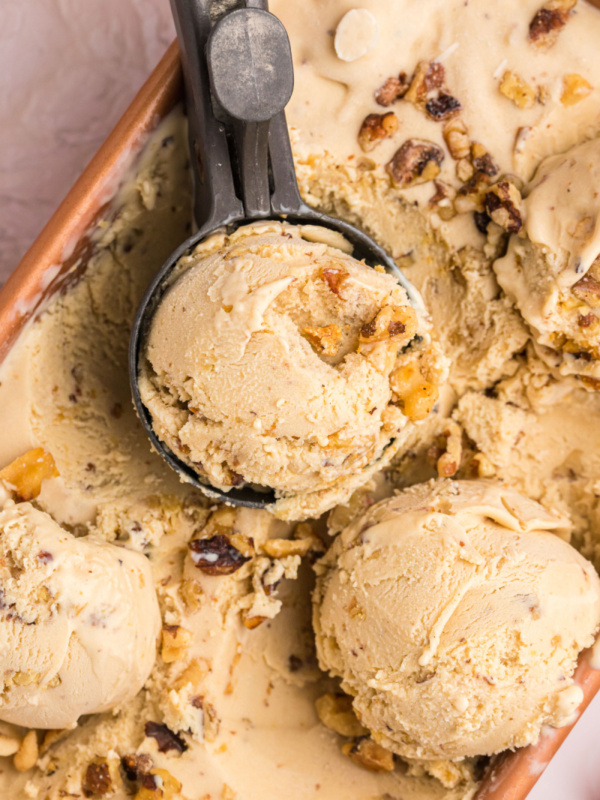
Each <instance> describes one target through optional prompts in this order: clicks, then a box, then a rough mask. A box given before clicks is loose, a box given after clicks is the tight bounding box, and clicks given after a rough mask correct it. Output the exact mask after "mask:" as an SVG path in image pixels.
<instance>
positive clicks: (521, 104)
mask: <svg viewBox="0 0 600 800" xmlns="http://www.w3.org/2000/svg"><path fill="white" fill-rule="evenodd" d="M500 92H501V93H502V94H503V95H504V97H507V98H508V99H509V100H512V101H513V103H514V104H515V105H516V106H517V107H518V108H531V107H532V106H533V104H534V103H535V100H536V91H535V89H534V88H533V87H531V86H530V85H529V84H528V83H526V82H525V81H524V80H523V78H521V77H520V76H519V75H517V73H516V72H511V70H506V72H505V73H504V75H503V76H502V81H501V82H500Z"/></svg>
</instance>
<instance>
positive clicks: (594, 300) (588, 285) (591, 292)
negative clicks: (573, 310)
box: [572, 272, 600, 308]
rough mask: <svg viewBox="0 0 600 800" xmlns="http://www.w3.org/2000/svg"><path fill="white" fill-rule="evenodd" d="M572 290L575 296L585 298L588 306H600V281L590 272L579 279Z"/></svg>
mask: <svg viewBox="0 0 600 800" xmlns="http://www.w3.org/2000/svg"><path fill="white" fill-rule="evenodd" d="M572 291H573V294H574V295H575V297H577V298H579V300H583V302H584V303H587V304H588V306H591V307H592V308H598V306H600V281H598V280H596V278H595V277H594V276H593V275H590V273H589V272H588V273H587V274H586V275H584V276H583V278H580V279H579V280H578V281H577V283H576V284H575V285H574V286H573V289H572Z"/></svg>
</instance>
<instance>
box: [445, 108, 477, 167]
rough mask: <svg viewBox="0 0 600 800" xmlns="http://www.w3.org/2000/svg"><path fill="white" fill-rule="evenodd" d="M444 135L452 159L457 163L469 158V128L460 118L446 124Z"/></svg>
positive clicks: (450, 120)
mask: <svg viewBox="0 0 600 800" xmlns="http://www.w3.org/2000/svg"><path fill="white" fill-rule="evenodd" d="M442 135H443V137H444V141H445V142H446V145H447V147H448V150H449V151H450V155H451V156H452V158H454V159H455V160H456V161H459V160H460V159H461V158H468V156H469V155H470V153H471V140H470V139H469V132H468V130H467V126H466V125H465V123H464V122H463V121H462V119H460V118H459V117H453V118H451V119H449V120H448V121H447V122H446V123H445V124H444V127H443V129H442Z"/></svg>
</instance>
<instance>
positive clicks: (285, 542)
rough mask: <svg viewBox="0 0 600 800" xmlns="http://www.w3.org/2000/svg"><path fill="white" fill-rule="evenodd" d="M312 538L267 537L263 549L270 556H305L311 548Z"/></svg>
mask: <svg viewBox="0 0 600 800" xmlns="http://www.w3.org/2000/svg"><path fill="white" fill-rule="evenodd" d="M311 544H312V540H311V539H309V538H306V539H267V541H266V542H265V543H264V544H263V550H264V551H265V553H266V554H267V555H268V556H270V557H271V558H285V557H286V556H305V555H306V554H307V553H308V551H309V550H310V549H311Z"/></svg>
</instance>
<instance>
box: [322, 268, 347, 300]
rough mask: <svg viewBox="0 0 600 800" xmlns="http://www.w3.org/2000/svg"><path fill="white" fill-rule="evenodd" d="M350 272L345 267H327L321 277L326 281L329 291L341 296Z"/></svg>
mask: <svg viewBox="0 0 600 800" xmlns="http://www.w3.org/2000/svg"><path fill="white" fill-rule="evenodd" d="M348 274H349V273H348V270H346V269H344V268H343V267H325V269H323V270H321V275H320V277H321V278H322V279H323V280H324V281H325V283H326V284H327V286H328V287H329V290H330V291H331V292H333V293H334V294H337V295H338V297H339V295H340V290H341V288H342V286H343V285H344V281H345V280H346V279H347V278H348Z"/></svg>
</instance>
